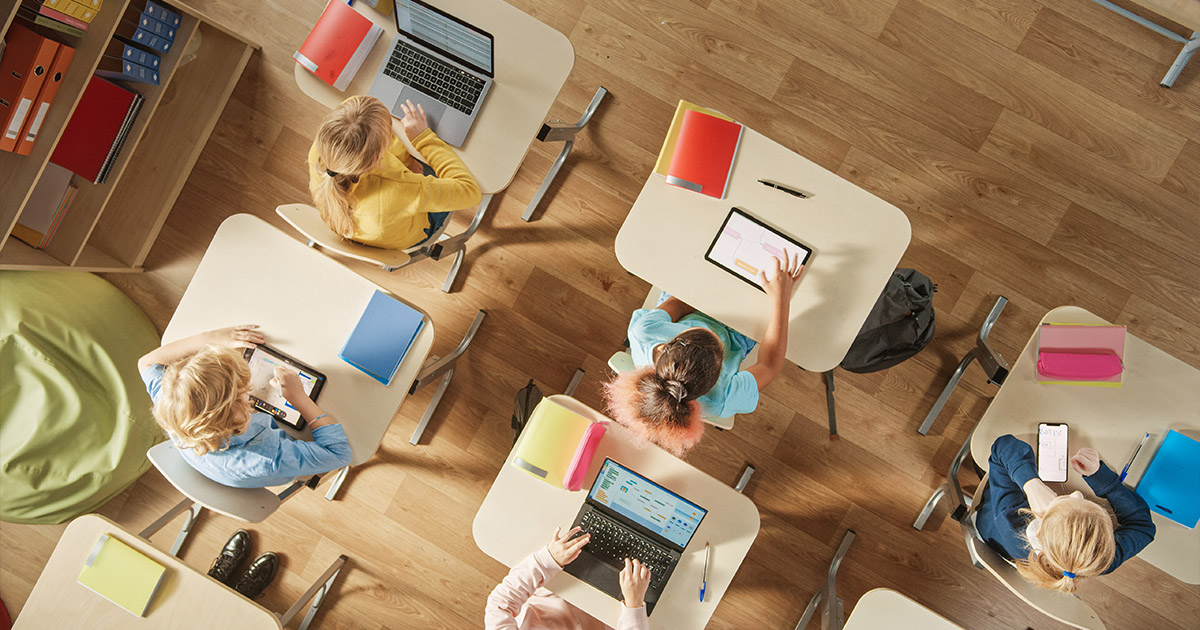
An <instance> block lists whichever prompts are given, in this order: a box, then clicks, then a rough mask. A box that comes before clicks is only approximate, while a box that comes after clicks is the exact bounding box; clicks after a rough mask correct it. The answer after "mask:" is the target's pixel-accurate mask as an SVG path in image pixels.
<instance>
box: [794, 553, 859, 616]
mask: <svg viewBox="0 0 1200 630" xmlns="http://www.w3.org/2000/svg"><path fill="white" fill-rule="evenodd" d="M855 536H856V534H855V533H854V530H852V529H848V530H846V535H845V536H844V537H842V544H841V545H839V546H838V550H837V553H835V554H833V561H832V562H830V563H829V572H828V573H827V574H826V577H825V588H823V589H821V590H819V591H817V592H816V594H815V595H813V597H812V599H811V600H809V602H808V606H806V607H805V609H804V614H803V615H802V616H801V617H800V622H799V623H797V624H796V630H804V629H805V628H807V627H808V622H809V621H812V616H813V613H815V612H816V610H817V604H818V603H820V602H821V600H825V608H824V610H823V611H822V613H821V628H822V630H842V626H843V625H845V623H846V610H845V606H844V604H843V602H842V599H841V598H840V597H838V596H837V572H838V568H839V567H841V566H842V558H845V557H846V552H848V551H850V543H852V542H854V537H855Z"/></svg>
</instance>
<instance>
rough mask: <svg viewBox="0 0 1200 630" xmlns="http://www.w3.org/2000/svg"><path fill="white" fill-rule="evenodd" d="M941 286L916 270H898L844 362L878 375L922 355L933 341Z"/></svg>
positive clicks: (848, 366) (845, 366)
mask: <svg viewBox="0 0 1200 630" xmlns="http://www.w3.org/2000/svg"><path fill="white" fill-rule="evenodd" d="M936 291H937V285H935V284H933V281H931V280H930V279H929V276H926V275H925V274H923V273H921V272H919V271H915V270H913V269H897V270H896V271H895V273H893V274H892V277H891V278H888V282H887V285H886V286H884V287H883V293H882V294H880V296H879V299H878V300H876V301H875V306H874V307H873V308H872V309H871V314H870V315H868V316H867V321H866V322H865V323H864V324H863V327H862V329H860V330H859V331H858V336H857V337H855V338H854V343H852V344H850V349H849V350H848V351H847V352H846V358H844V359H842V363H841V366H842V368H843V369H845V370H846V371H849V372H859V373H863V372H876V371H879V370H882V369H885V368H890V367H892V366H893V365H896V364H897V363H900V362H901V361H903V360H905V359H907V358H909V357H911V356H913V355H914V354H916V353H918V352H920V351H921V350H922V349H923V348H924V347H925V346H927V345H929V342H930V341H931V340H933V294H934V292H936Z"/></svg>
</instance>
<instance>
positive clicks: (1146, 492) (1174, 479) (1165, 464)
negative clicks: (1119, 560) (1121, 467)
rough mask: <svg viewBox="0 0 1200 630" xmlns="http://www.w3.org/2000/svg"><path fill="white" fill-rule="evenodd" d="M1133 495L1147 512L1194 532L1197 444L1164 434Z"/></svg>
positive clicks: (1199, 468) (1199, 464)
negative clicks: (1147, 506) (1150, 511)
mask: <svg viewBox="0 0 1200 630" xmlns="http://www.w3.org/2000/svg"><path fill="white" fill-rule="evenodd" d="M1137 493H1138V494H1139V495H1141V497H1142V498H1143V499H1145V500H1146V503H1147V504H1149V506H1150V509H1151V510H1154V511H1155V512H1158V513H1159V514H1162V515H1163V516H1165V517H1167V518H1169V519H1171V520H1172V521H1175V522H1176V523H1179V524H1180V525H1183V526H1184V527H1187V528H1189V529H1192V528H1195V527H1196V523H1197V522H1200V442H1197V441H1196V440H1194V439H1192V438H1190V437H1188V436H1186V435H1184V434H1182V433H1179V432H1177V431H1175V430H1171V431H1168V432H1167V436H1166V437H1165V438H1163V443H1162V446H1160V447H1158V452H1157V453H1155V454H1154V459H1153V460H1152V461H1151V462H1150V467H1149V468H1147V469H1146V474H1144V475H1142V480H1141V481H1140V482H1138V486H1137Z"/></svg>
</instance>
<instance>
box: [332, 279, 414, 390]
mask: <svg viewBox="0 0 1200 630" xmlns="http://www.w3.org/2000/svg"><path fill="white" fill-rule="evenodd" d="M424 325H425V316H424V315H423V314H421V312H420V311H417V310H415V309H413V308H411V307H409V306H408V305H406V304H404V303H403V302H400V301H399V300H397V299H395V298H393V297H392V296H390V295H388V294H386V293H384V292H383V291H376V292H375V295H372V296H371V301H370V302H368V303H367V308H366V309H365V310H364V311H363V314H362V317H359V318H358V323H357V324H355V326H354V330H353V331H352V332H351V333H350V338H349V339H347V340H346V344H345V345H343V346H342V351H341V352H339V353H338V357H339V358H341V359H342V360H343V361H345V362H346V363H349V364H350V365H353V366H354V367H356V368H358V369H359V370H362V371H363V372H365V373H366V374H367V376H370V377H371V378H373V379H375V380H377V381H379V382H380V383H383V384H384V385H389V384H391V382H392V378H393V377H395V376H396V370H397V369H398V368H399V367H400V362H401V361H403V360H404V356H405V355H406V354H408V349H409V348H410V347H412V343H413V340H415V339H416V338H417V333H419V332H421V327H422V326H424Z"/></svg>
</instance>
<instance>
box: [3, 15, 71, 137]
mask: <svg viewBox="0 0 1200 630" xmlns="http://www.w3.org/2000/svg"><path fill="white" fill-rule="evenodd" d="M4 41H5V44H6V45H5V49H4V56H3V57H0V150H4V151H15V150H16V148H17V138H18V137H19V136H20V135H21V130H22V129H24V128H25V125H26V123H27V122H28V121H29V118H30V117H31V112H32V111H33V109H34V104H35V103H36V101H37V96H38V91H39V90H41V88H42V83H43V82H44V81H45V79H46V74H47V73H49V71H50V65H51V64H52V63H53V62H54V54H55V53H57V52H58V48H59V43H58V42H56V41H52V40H49V39H46V38H45V37H42V36H41V35H38V34H37V33H35V32H33V31H32V30H30V29H29V28H26V27H25V26H24V25H23V24H21V23H19V22H13V23H12V28H10V29H9V30H8V34H7V35H5V37H4Z"/></svg>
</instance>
